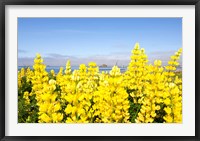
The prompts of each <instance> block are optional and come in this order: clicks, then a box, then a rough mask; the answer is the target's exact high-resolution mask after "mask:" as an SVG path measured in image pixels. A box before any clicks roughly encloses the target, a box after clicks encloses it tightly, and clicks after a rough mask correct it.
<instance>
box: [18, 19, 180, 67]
mask: <svg viewBox="0 0 200 141" xmlns="http://www.w3.org/2000/svg"><path fill="white" fill-rule="evenodd" d="M135 43H139V44H140V47H141V48H144V49H145V51H146V54H147V55H148V59H149V62H150V63H152V62H153V61H154V60H155V59H160V60H161V61H162V62H163V65H166V63H167V61H168V60H169V58H170V56H171V55H173V54H174V53H175V51H177V50H178V49H179V48H181V47H182V18H18V66H24V65H26V66H30V65H33V60H34V58H35V56H36V53H40V54H41V56H42V57H43V59H44V63H45V64H46V65H50V66H65V64H66V62H67V60H70V61H71V65H72V66H78V65H80V64H82V63H84V64H88V63H89V62H96V63H97V65H102V64H107V65H108V66H113V65H115V64H116V63H117V64H118V65H119V66H127V65H128V63H129V62H130V56H131V50H132V49H133V48H134V45H135ZM180 62H181V63H182V61H180Z"/></svg>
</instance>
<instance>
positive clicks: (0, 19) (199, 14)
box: [0, 0, 200, 141]
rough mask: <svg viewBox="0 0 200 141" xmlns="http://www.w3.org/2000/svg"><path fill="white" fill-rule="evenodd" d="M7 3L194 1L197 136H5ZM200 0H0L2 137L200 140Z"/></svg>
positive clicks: (17, 139)
mask: <svg viewBox="0 0 200 141" xmlns="http://www.w3.org/2000/svg"><path fill="white" fill-rule="evenodd" d="M6 5H195V136H5V7H6ZM199 48H200V0H0V68H1V69H0V92H1V93H0V139H1V141H21V140H22V141H26V140H31V141H34V140H37V141H49V140H50V141H58V140H68V141H76V140H77V141H78V140H83V141H86V140H97V141H102V140H104V141H112V140H125V141H146V140H155V141H160V140H162V141H200V96H199V94H198V92H199V90H198V79H199V74H198V73H197V72H199V62H198V61H199V60H200V58H199V57H198V55H199V53H200V50H199Z"/></svg>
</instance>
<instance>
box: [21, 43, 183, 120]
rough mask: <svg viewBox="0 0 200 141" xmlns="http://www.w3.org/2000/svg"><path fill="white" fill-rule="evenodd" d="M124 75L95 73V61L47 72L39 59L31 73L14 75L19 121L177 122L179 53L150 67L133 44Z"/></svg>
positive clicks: (179, 116)
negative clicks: (73, 67)
mask: <svg viewBox="0 0 200 141" xmlns="http://www.w3.org/2000/svg"><path fill="white" fill-rule="evenodd" d="M131 52H132V55H131V57H130V63H129V65H128V67H127V70H126V71H125V72H124V73H121V71H120V68H119V67H118V66H113V68H112V70H111V71H109V72H104V71H102V72H99V68H98V66H97V65H96V63H95V62H90V63H89V64H88V66H86V65H85V64H81V65H80V66H79V69H78V70H74V71H72V70H71V64H70V61H69V60H68V61H67V63H66V68H65V69H64V68H62V67H61V68H60V70H59V72H58V73H57V74H56V73H55V72H54V70H51V71H50V72H47V71H46V66H45V64H44V63H43V59H42V57H41V56H40V54H37V55H36V58H35V59H34V65H33V70H31V69H30V68H26V69H25V68H22V69H21V70H20V71H19V72H18V121H19V122H32V123H35V122H36V123H180V122H182V76H181V73H180V72H176V68H177V66H178V65H179V63H178V60H179V58H180V55H181V53H182V49H179V50H178V51H177V52H176V53H175V54H174V55H173V56H171V58H170V60H169V62H168V65H167V66H162V61H161V60H155V61H154V63H153V64H149V62H148V57H147V55H146V54H145V50H144V49H143V48H140V46H139V44H138V43H136V45H135V47H134V49H133V50H132V51H131Z"/></svg>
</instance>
